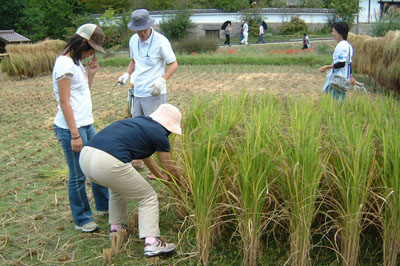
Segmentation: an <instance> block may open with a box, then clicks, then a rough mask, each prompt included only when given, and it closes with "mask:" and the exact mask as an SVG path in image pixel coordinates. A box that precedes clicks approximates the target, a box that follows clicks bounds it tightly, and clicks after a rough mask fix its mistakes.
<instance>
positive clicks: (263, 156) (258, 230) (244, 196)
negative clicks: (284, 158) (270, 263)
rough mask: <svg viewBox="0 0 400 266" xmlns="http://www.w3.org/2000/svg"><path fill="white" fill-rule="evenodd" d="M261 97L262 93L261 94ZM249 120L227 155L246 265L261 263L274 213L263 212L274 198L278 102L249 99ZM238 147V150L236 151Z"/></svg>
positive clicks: (231, 196)
mask: <svg viewBox="0 0 400 266" xmlns="http://www.w3.org/2000/svg"><path fill="white" fill-rule="evenodd" d="M258 97H259V96H258ZM247 106H248V110H247V111H248V112H249V113H250V115H249V118H248V121H247V122H245V127H244V135H243V136H239V137H237V138H235V139H234V140H233V141H234V142H233V143H231V145H232V148H231V150H227V155H226V156H227V158H229V162H230V165H231V168H230V171H231V174H230V175H231V176H232V177H233V180H232V183H233V185H232V188H231V189H229V191H227V192H228V198H230V199H231V204H232V207H233V208H232V210H233V213H234V215H235V216H236V221H237V226H238V230H239V233H240V235H241V239H242V246H243V248H242V250H243V262H242V264H243V265H249V266H252V265H257V261H258V259H259V258H260V257H261V255H262V254H261V253H260V252H259V250H260V246H261V241H260V240H261V236H262V233H263V230H264V228H265V226H266V224H267V223H268V221H270V220H271V219H268V217H266V216H269V218H271V216H272V215H273V213H271V212H269V213H265V214H264V213H263V209H264V208H265V205H268V203H269V202H270V201H271V198H272V197H271V194H270V189H269V188H270V186H271V183H272V180H271V177H272V171H273V168H274V166H275V163H276V157H277V156H276V154H274V152H272V151H276V149H274V148H273V146H274V143H275V142H276V140H277V139H278V138H277V137H276V134H275V132H274V131H275V128H276V124H277V123H279V120H280V117H279V116H280V115H279V108H277V105H276V101H275V100H274V99H272V98H270V97H260V98H259V100H258V101H256V99H255V98H253V97H251V99H249V100H248V101H247ZM233 150H234V152H232V151H233Z"/></svg>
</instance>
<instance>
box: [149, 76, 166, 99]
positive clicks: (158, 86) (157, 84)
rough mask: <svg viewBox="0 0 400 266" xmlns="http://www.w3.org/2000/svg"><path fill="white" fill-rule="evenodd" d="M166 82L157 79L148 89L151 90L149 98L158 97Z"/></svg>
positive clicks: (161, 78) (162, 79)
mask: <svg viewBox="0 0 400 266" xmlns="http://www.w3.org/2000/svg"><path fill="white" fill-rule="evenodd" d="M166 83H167V81H166V80H165V79H164V78H163V77H159V78H158V79H157V80H156V81H154V83H153V84H151V85H150V87H149V88H153V91H152V92H151V96H158V95H160V93H161V90H162V89H163V88H164V86H165V84H166Z"/></svg>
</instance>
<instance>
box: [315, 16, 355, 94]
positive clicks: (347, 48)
mask: <svg viewBox="0 0 400 266" xmlns="http://www.w3.org/2000/svg"><path fill="white" fill-rule="evenodd" d="M348 33H349V27H348V26H347V24H346V23H345V22H335V23H334V24H333V25H332V35H333V38H334V39H335V41H336V42H337V45H336V47H335V51H334V52H333V63H332V64H331V65H326V66H323V67H321V68H320V69H319V71H320V72H322V73H323V72H325V71H326V70H328V69H331V71H330V73H329V74H328V75H327V78H326V81H325V84H324V87H323V92H324V93H327V94H331V95H332V96H333V98H334V99H337V100H338V99H342V100H344V99H346V92H341V91H338V90H336V89H334V88H332V87H331V86H329V80H330V77H331V75H332V74H333V73H338V74H340V75H342V76H345V77H346V78H347V79H349V80H350V81H351V83H352V84H353V83H354V84H355V80H354V79H353V77H352V69H351V63H352V57H353V47H352V46H351V44H350V43H349V42H348V41H347V35H348Z"/></svg>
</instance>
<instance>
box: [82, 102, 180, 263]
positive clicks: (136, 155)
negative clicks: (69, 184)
mask: <svg viewBox="0 0 400 266" xmlns="http://www.w3.org/2000/svg"><path fill="white" fill-rule="evenodd" d="M180 121H181V113H180V111H179V110H178V108H176V107H175V106H173V105H171V104H161V105H160V106H159V107H158V108H157V110H156V111H155V112H153V113H152V114H150V116H137V117H134V118H128V119H124V120H121V121H117V122H115V123H112V124H111V125H109V126H107V127H106V128H104V129H103V130H102V131H100V132H99V133H98V134H97V135H96V136H94V137H93V138H92V139H91V140H90V141H89V142H88V143H87V144H86V146H85V147H84V148H83V150H82V154H81V158H80V165H81V167H82V170H83V172H84V173H85V174H86V176H87V177H88V178H89V179H90V180H91V181H92V182H95V183H97V184H99V185H102V186H106V187H108V188H109V189H110V216H109V218H110V220H109V222H110V224H111V229H110V232H118V230H121V229H124V228H125V227H126V226H124V225H123V222H124V221H126V220H127V216H128V206H127V204H128V200H129V199H133V200H136V201H137V202H138V203H139V207H138V213H139V238H141V239H143V238H144V240H145V248H144V255H145V256H146V257H151V256H157V255H160V254H162V253H168V252H171V251H173V250H175V248H176V247H175V244H173V243H166V242H165V241H163V240H161V239H159V237H160V228H159V208H158V199H157V194H156V192H155V191H154V190H153V188H152V187H151V186H150V184H149V183H148V182H147V181H146V180H145V179H144V178H143V177H142V176H141V175H140V174H139V173H138V172H137V171H136V170H135V169H134V168H133V167H132V164H131V163H130V162H131V161H132V160H133V159H142V160H143V161H144V162H145V164H146V165H147V167H148V168H149V169H150V171H151V172H152V173H153V174H154V175H155V176H156V177H158V178H160V179H165V180H169V179H171V178H177V179H178V180H179V175H180V171H179V169H178V168H177V167H176V166H175V165H174V163H173V161H172V159H171V154H170V142H169V140H168V136H169V135H170V134H171V133H175V134H178V135H181V134H182V131H181V126H180ZM155 152H157V155H158V158H159V161H160V163H161V165H162V168H159V167H158V166H157V164H156V163H155V161H154V160H153V159H152V158H151V155H152V154H153V153H155ZM161 169H165V171H166V172H164V171H163V170H161Z"/></svg>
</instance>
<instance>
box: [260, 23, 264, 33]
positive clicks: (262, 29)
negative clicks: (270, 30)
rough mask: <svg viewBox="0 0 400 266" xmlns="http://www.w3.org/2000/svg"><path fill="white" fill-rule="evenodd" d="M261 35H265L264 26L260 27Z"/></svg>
mask: <svg viewBox="0 0 400 266" xmlns="http://www.w3.org/2000/svg"><path fill="white" fill-rule="evenodd" d="M260 34H264V27H263V26H262V25H261V26H260Z"/></svg>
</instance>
